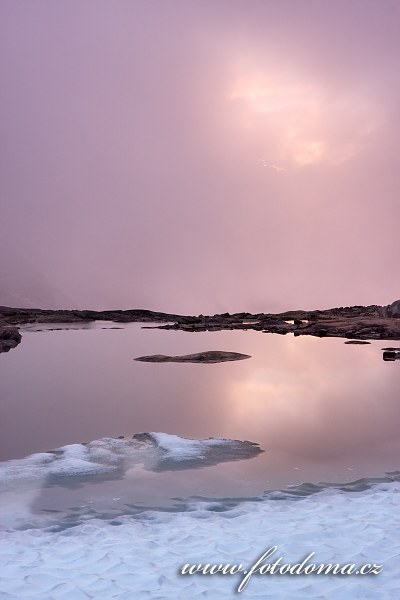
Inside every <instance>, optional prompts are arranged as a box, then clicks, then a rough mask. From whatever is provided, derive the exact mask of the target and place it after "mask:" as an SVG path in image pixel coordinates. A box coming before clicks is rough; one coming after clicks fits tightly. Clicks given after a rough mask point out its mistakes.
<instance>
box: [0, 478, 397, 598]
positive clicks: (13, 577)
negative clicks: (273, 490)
mask: <svg viewBox="0 0 400 600" xmlns="http://www.w3.org/2000/svg"><path fill="white" fill-rule="evenodd" d="M221 509H223V510H221ZM399 525H400V484H399V483H398V482H393V483H385V484H378V485H374V486H372V487H371V488H370V489H368V490H365V491H362V492H341V491H338V490H335V489H326V490H324V491H322V492H319V493H317V494H312V495H309V496H307V497H304V498H300V499H297V500H293V499H289V498H281V499H272V498H265V499H264V500H262V501H260V502H250V501H246V502H243V503H241V504H238V505H237V506H233V507H231V508H229V506H225V507H221V505H220V504H218V503H217V502H214V503H211V502H207V503H206V502H202V503H197V504H192V505H191V507H190V510H189V511H187V512H171V513H169V512H157V511H149V512H144V513H142V514H141V515H137V516H136V517H132V516H130V517H120V518H117V519H115V520H111V521H106V520H99V519H93V520H89V521H86V522H84V523H82V524H80V525H77V526H75V527H71V528H68V529H65V530H63V531H54V530H53V531H52V530H50V529H49V528H47V529H46V528H45V529H39V528H32V529H27V530H25V531H21V530H9V531H6V532H4V533H2V534H1V537H0V557H1V564H2V569H1V572H0V598H1V600H11V599H13V600H14V599H15V600H17V599H18V600H20V599H29V600H34V599H40V600H53V599H57V600H58V599H60V600H61V599H65V600H67V599H68V600H87V599H88V598H93V599H96V600H97V599H107V600H111V599H114V598H118V599H119V600H142V599H145V598H151V599H152V600H161V599H162V600H166V599H171V600H172V599H173V600H179V599H190V600H192V599H195V598H209V599H212V600H217V599H218V600H219V599H229V598H241V597H243V598H248V599H252V598H263V599H274V600H275V599H282V600H285V599H289V598H293V599H294V600H299V599H301V600H302V599H308V598H319V599H322V598H327V599H329V600H331V599H334V600H336V599H337V600H339V599H340V600H348V599H349V600H350V599H360V600H367V599H370V598H372V599H382V600H390V599H392V598H393V599H396V600H397V599H398V598H399V597H400V596H399V590H400V535H399V534H400V528H399ZM272 546H277V547H278V549H277V551H276V553H275V554H274V557H273V559H272V558H271V559H269V562H272V560H276V559H277V558H278V557H280V556H282V557H283V560H282V563H293V564H294V563H299V562H301V561H302V560H303V559H304V558H305V557H306V556H307V555H309V554H310V553H311V552H315V555H314V557H313V558H312V561H311V562H314V563H318V564H321V563H325V564H326V563H340V564H342V565H344V564H347V563H355V564H356V565H357V566H358V565H363V564H366V563H370V564H373V563H375V564H379V565H382V566H383V568H382V572H381V573H380V574H379V575H358V576H357V575H354V574H353V575H336V576H334V575H329V576H328V575H314V574H311V575H293V576H290V575H287V574H286V575H277V574H275V575H268V574H264V575H253V576H252V577H251V578H250V579H249V581H248V585H247V586H246V587H245V589H244V590H243V591H242V592H241V593H238V592H237V589H238V587H239V585H240V582H241V580H242V579H243V578H244V574H243V573H240V574H239V573H237V574H236V575H220V574H218V575H202V574H195V575H182V574H180V572H179V571H180V569H181V567H182V566H183V565H185V564H188V563H189V564H197V563H202V564H206V563H217V564H228V563H230V564H232V563H234V564H239V563H242V564H243V568H244V569H250V568H251V566H252V565H253V564H254V563H255V562H256V560H257V559H258V558H259V557H260V556H261V555H262V554H263V553H264V552H265V551H266V550H268V549H269V548H271V547H272Z"/></svg>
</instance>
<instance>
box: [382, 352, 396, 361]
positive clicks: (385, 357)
mask: <svg viewBox="0 0 400 600" xmlns="http://www.w3.org/2000/svg"><path fill="white" fill-rule="evenodd" d="M383 360H400V352H396V351H393V350H386V351H385V352H384V353H383Z"/></svg>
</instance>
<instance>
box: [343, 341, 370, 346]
mask: <svg viewBox="0 0 400 600" xmlns="http://www.w3.org/2000/svg"><path fill="white" fill-rule="evenodd" d="M370 343H371V342H364V341H363V340H349V341H347V342H345V344H357V345H359V346H364V344H370Z"/></svg>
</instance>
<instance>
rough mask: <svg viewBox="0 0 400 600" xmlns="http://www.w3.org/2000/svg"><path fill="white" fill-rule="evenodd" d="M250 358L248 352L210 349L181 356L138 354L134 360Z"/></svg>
mask: <svg viewBox="0 0 400 600" xmlns="http://www.w3.org/2000/svg"><path fill="white" fill-rule="evenodd" d="M245 358H251V356H249V355H248V354H239V352H223V351H220V350H210V351H208V352H198V353H197V354H185V355H183V356H166V355H165V354H152V355H151V356H139V357H138V358H135V359H134V360H138V361H141V362H154V363H164V362H181V363H185V362H188V363H208V364H211V363H219V362H226V361H229V360H244V359H245Z"/></svg>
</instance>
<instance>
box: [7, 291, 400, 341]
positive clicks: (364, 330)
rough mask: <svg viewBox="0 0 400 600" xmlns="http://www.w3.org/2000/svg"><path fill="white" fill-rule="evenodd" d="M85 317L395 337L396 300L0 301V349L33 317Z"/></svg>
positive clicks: (70, 320) (399, 309) (180, 326)
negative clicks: (291, 303) (184, 306)
mask: <svg viewBox="0 0 400 600" xmlns="http://www.w3.org/2000/svg"><path fill="white" fill-rule="evenodd" d="M91 321H111V322H114V323H133V322H136V323H149V324H152V326H154V327H158V328H161V329H172V330H179V331H190V332H197V331H222V330H226V329H244V330H246V329H252V330H255V331H260V332H262V333H277V334H280V335H285V334H287V333H293V334H294V335H295V336H299V335H312V336H317V337H339V338H345V339H347V340H400V300H396V301H395V302H393V303H392V304H389V305H388V306H378V305H375V304H374V305H372V306H347V307H340V308H331V309H327V310H311V311H306V310H292V311H286V312H283V313H277V314H273V313H257V314H251V313H248V312H241V313H235V314H229V313H223V314H216V315H211V316H204V315H199V316H185V315H178V314H173V313H162V312H155V311H151V310H142V309H134V310H106V311H95V310H45V309H31V308H10V307H5V306H0V352H7V351H8V350H9V349H10V348H13V347H15V346H16V345H17V344H19V342H20V341H21V334H20V333H19V332H18V329H17V327H18V326H22V325H26V324H36V323H47V324H49V323H53V324H56V323H62V324H63V325H64V326H65V324H71V325H75V326H76V325H78V326H79V325H84V324H87V323H88V322H91Z"/></svg>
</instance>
